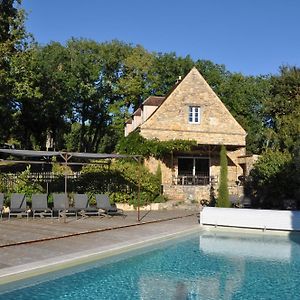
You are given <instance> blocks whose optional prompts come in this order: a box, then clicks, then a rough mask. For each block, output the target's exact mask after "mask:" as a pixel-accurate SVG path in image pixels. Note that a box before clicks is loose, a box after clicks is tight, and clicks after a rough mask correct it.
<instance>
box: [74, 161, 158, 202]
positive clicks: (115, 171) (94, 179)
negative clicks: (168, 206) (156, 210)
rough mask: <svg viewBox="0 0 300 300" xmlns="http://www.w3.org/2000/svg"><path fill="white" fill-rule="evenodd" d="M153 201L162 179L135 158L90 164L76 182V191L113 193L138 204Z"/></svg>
mask: <svg viewBox="0 0 300 300" xmlns="http://www.w3.org/2000/svg"><path fill="white" fill-rule="evenodd" d="M139 185H140V205H143V204H146V203H149V202H153V201H154V200H155V198H156V197H157V196H158V195H159V193H160V181H159V179H158V177H157V176H155V175H153V174H152V173H150V172H149V171H148V169H147V168H145V167H144V166H142V165H140V164H138V163H137V162H134V161H126V160H118V161H114V162H112V164H111V165H109V166H105V165H89V166H85V167H84V168H83V169H82V175H81V176H80V178H79V179H77V180H76V184H75V185H74V186H75V188H76V192H84V193H89V194H90V195H93V194H96V193H106V192H108V193H109V194H110V198H111V199H112V200H113V201H114V202H123V203H128V204H133V205H137V203H138V186H139Z"/></svg>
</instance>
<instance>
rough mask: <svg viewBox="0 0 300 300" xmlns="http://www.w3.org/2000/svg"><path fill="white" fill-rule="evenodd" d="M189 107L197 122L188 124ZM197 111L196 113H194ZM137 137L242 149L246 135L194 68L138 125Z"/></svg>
mask: <svg viewBox="0 0 300 300" xmlns="http://www.w3.org/2000/svg"><path fill="white" fill-rule="evenodd" d="M190 107H197V108H200V110H199V112H200V122H198V123H197V122H194V123H190V122H189V113H190ZM197 111H198V110H197ZM140 129H141V135H142V136H144V137H145V138H148V139H154V138H157V139H159V140H172V139H185V140H196V141H197V143H198V144H206V145H220V144H224V145H237V146H245V138H246V132H245V130H244V129H243V128H242V127H241V126H240V125H239V123H238V122H237V121H236V120H235V119H234V117H233V116H232V115H231V114H230V112H229V111H228V110H227V108H226V107H225V105H224V104H223V103H222V101H221V100H220V99H219V98H218V96H217V95H216V94H215V93H214V91H213V90H212V89H211V88H210V86H209V85H208V84H207V82H206V81H205V80H204V78H203V77H202V76H201V75H200V73H199V72H198V70H197V69H196V68H193V69H192V70H191V71H190V72H189V73H188V74H187V76H186V77H185V78H184V79H183V80H182V81H181V82H180V83H179V84H178V85H177V86H176V88H175V89H174V90H173V91H172V92H171V93H170V94H169V96H168V97H167V98H166V99H165V100H164V101H163V103H162V104H161V105H160V106H159V107H158V108H157V109H156V111H155V112H154V113H153V114H152V115H151V116H150V117H149V118H148V119H147V120H145V122H144V123H142V124H141V125H140Z"/></svg>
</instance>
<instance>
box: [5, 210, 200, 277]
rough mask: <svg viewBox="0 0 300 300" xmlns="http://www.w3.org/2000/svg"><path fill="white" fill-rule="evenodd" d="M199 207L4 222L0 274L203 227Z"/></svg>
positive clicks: (20, 270)
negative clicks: (123, 214)
mask: <svg viewBox="0 0 300 300" xmlns="http://www.w3.org/2000/svg"><path fill="white" fill-rule="evenodd" d="M197 213H198V211H197V210H196V209H194V210H171V211H170V210H168V211H150V212H145V211H142V212H141V215H140V216H141V218H142V219H141V221H140V222H138V221H137V213H136V212H126V214H127V216H126V217H125V218H124V217H122V216H113V217H96V216H95V217H88V218H82V219H78V220H76V219H75V218H71V217H68V218H67V219H66V222H64V219H60V220H59V219H57V218H54V219H51V218H41V219H39V218H36V219H34V220H33V219H32V218H30V219H29V220H28V221H26V219H24V218H23V219H17V218H15V219H11V220H6V219H3V220H2V221H1V222H0V229H1V230H0V283H1V280H2V279H1V277H2V276H4V275H8V274H16V273H18V272H22V271H25V270H29V269H34V268H36V267H40V266H43V265H47V264H51V263H55V262H63V261H64V260H72V259H74V258H76V257H78V256H88V255H94V254H95V253H98V252H104V251H107V250H113V249H120V248H123V247H126V246H130V245H132V244H138V243H142V242H145V241H151V240H152V239H157V238H162V237H164V236H168V235H173V234H176V233H180V232H185V231H186V232H188V231H190V230H196V229H197V228H199V224H198V215H197Z"/></svg>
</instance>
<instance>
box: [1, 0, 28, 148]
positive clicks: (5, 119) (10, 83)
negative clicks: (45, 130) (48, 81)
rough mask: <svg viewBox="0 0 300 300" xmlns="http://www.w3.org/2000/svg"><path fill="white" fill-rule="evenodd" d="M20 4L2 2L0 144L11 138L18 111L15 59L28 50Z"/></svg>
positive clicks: (22, 11) (23, 14) (19, 0)
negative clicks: (16, 105)
mask: <svg viewBox="0 0 300 300" xmlns="http://www.w3.org/2000/svg"><path fill="white" fill-rule="evenodd" d="M19 4H21V0H17V1H15V0H1V1H0V12H1V13H0V119H1V120H2V125H1V127H0V142H3V141H6V140H7V139H8V138H9V136H10V131H11V128H12V127H13V113H14V111H15V110H16V107H15V102H14V95H13V90H14V85H15V83H16V80H15V78H14V76H13V74H12V63H13V60H14V57H15V56H16V55H18V53H20V52H22V51H23V50H24V48H26V45H27V38H28V35H27V33H26V30H25V26H24V19H25V12H24V10H22V9H20V7H19V6H18V5H19Z"/></svg>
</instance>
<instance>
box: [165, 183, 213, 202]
mask: <svg viewBox="0 0 300 300" xmlns="http://www.w3.org/2000/svg"><path fill="white" fill-rule="evenodd" d="M163 191H164V195H166V196H167V197H168V198H169V199H170V200H172V201H187V202H190V201H197V202H200V201H201V200H203V199H205V200H209V199H210V198H209V197H210V186H197V185H192V186H188V185H169V184H165V185H164V190H163Z"/></svg>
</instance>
